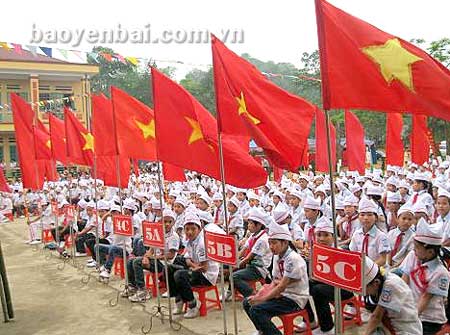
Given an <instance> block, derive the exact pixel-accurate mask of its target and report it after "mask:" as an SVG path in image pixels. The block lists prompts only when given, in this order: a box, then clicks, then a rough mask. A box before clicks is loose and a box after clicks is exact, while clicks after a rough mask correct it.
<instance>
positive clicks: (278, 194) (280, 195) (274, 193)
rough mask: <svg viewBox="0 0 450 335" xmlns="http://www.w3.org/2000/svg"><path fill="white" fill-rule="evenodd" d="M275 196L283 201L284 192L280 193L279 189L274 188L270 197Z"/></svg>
mask: <svg viewBox="0 0 450 335" xmlns="http://www.w3.org/2000/svg"><path fill="white" fill-rule="evenodd" d="M274 196H277V197H279V198H280V199H281V201H284V194H283V193H281V192H280V191H278V190H276V191H275V192H273V194H272V197H274Z"/></svg>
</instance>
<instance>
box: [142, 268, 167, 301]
mask: <svg viewBox="0 0 450 335" xmlns="http://www.w3.org/2000/svg"><path fill="white" fill-rule="evenodd" d="M145 272H146V275H145V287H146V288H148V289H149V290H151V291H152V296H153V298H156V297H157V296H158V294H157V290H156V285H155V283H156V274H155V273H154V272H149V271H145ZM163 275H164V273H163V272H159V273H158V284H159V293H160V294H162V293H164V292H166V291H167V287H166V282H165V280H164V276H163ZM150 278H151V279H152V280H151V282H150Z"/></svg>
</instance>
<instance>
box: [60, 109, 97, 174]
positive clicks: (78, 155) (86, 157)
mask: <svg viewBox="0 0 450 335" xmlns="http://www.w3.org/2000/svg"><path fill="white" fill-rule="evenodd" d="M64 120H65V125H66V146H67V156H68V158H69V160H70V162H72V163H75V164H79V165H87V166H93V165H94V136H93V135H92V133H91V132H89V131H88V130H87V129H86V128H85V127H84V126H83V124H82V123H81V122H80V120H78V119H77V117H76V116H75V114H74V113H73V112H72V111H70V110H69V109H68V108H65V109H64Z"/></svg>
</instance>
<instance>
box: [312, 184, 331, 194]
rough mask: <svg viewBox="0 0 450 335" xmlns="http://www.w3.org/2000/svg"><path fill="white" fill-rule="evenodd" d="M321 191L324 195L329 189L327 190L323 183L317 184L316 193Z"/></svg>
mask: <svg viewBox="0 0 450 335" xmlns="http://www.w3.org/2000/svg"><path fill="white" fill-rule="evenodd" d="M327 185H328V184H327ZM319 192H322V193H323V194H324V195H327V190H326V188H325V185H324V184H321V185H319V186H317V187H316V189H315V190H314V194H317V193H319Z"/></svg>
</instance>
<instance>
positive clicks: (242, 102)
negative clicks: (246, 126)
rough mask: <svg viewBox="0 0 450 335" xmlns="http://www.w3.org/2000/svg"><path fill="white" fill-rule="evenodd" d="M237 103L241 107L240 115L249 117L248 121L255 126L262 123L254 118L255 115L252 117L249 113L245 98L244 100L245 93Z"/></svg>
mask: <svg viewBox="0 0 450 335" xmlns="http://www.w3.org/2000/svg"><path fill="white" fill-rule="evenodd" d="M236 101H237V103H238V105H239V110H238V112H239V115H245V116H247V117H248V119H249V120H250V121H251V122H252V123H253V124H260V123H261V121H259V120H258V119H257V118H256V117H254V116H253V115H251V114H250V113H249V112H248V111H247V104H246V103H245V98H244V93H242V92H241V96H240V97H236Z"/></svg>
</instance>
